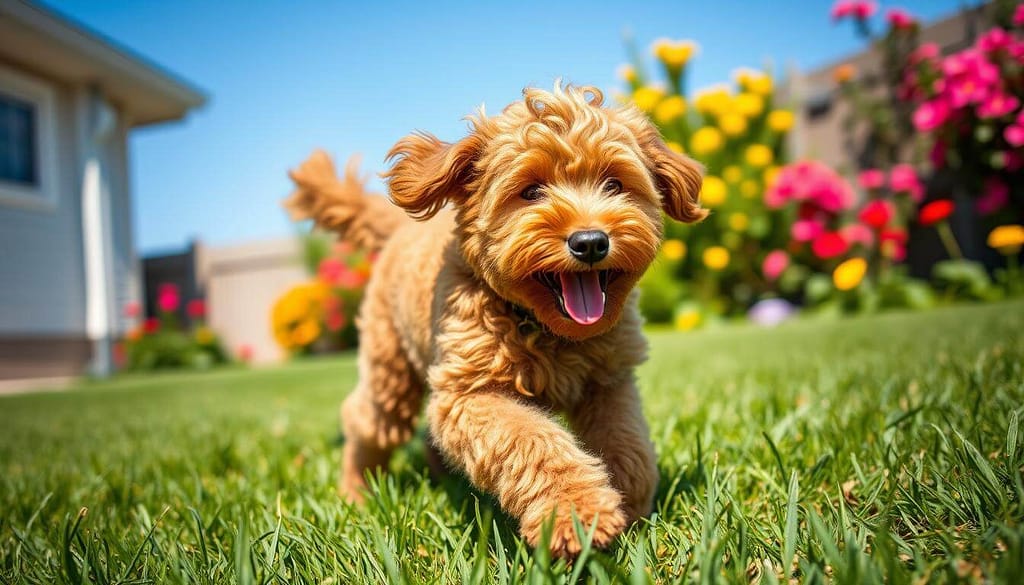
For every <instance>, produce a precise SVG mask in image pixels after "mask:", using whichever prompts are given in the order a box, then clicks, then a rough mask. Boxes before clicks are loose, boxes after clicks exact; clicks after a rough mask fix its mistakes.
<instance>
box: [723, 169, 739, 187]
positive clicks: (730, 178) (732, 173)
mask: <svg viewBox="0 0 1024 585" xmlns="http://www.w3.org/2000/svg"><path fill="white" fill-rule="evenodd" d="M722 177H723V178H724V179H725V181H726V182H727V183H739V182H740V179H742V178H743V169H741V168H740V167H738V166H736V165H729V166H727V167H725V168H724V169H722Z"/></svg>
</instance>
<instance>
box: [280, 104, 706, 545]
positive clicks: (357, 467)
mask: <svg viewBox="0 0 1024 585" xmlns="http://www.w3.org/2000/svg"><path fill="white" fill-rule="evenodd" d="M389 158H390V159H391V160H393V161H394V164H393V165H392V167H391V168H390V170H388V171H387V172H386V173H385V174H384V177H385V179H386V180H387V181H388V187H389V191H390V194H391V199H392V201H393V202H394V203H395V204H396V205H397V206H398V207H400V208H402V209H404V210H405V211H406V212H407V213H408V215H409V216H411V217H413V218H415V219H418V220H421V221H419V222H413V221H407V220H404V221H398V220H396V219H395V218H394V216H393V215H390V212H386V211H384V210H382V209H380V206H379V204H378V202H377V201H372V200H373V199H376V198H372V197H371V198H367V197H363V196H362V191H361V185H358V187H359V188H352V186H353V183H352V181H351V180H349V178H348V177H346V181H345V182H344V183H342V182H340V181H338V179H337V178H336V177H335V176H334V172H333V168H332V167H331V165H330V162H329V160H327V159H326V156H325V155H323V154H322V153H316V154H314V155H313V158H312V159H310V161H309V162H307V163H306V164H304V165H303V166H302V167H300V168H299V169H298V170H297V171H295V172H293V173H292V177H293V179H294V180H295V182H296V183H297V185H298V190H297V191H296V194H295V195H293V196H292V197H291V198H290V199H289V201H288V205H289V207H290V208H291V210H292V212H293V213H294V214H295V215H296V216H298V217H312V218H314V219H315V220H317V221H318V222H319V223H320V224H321V225H323V226H325V227H328V228H331V229H334V230H337V231H338V232H339V233H340V234H341V236H342V237H344V238H348V239H351V240H353V241H356V242H359V243H361V244H363V245H366V246H370V247H380V249H381V251H380V256H379V260H378V263H377V265H376V268H375V270H374V274H373V277H372V278H371V280H370V282H369V284H368V287H367V291H366V297H365V301H364V303H363V307H362V313H361V316H360V326H361V334H362V337H361V346H360V353H359V368H360V380H359V384H358V386H357V387H356V389H355V390H354V391H353V392H352V394H350V395H349V397H348V398H347V399H346V400H345V401H344V404H343V405H342V424H343V428H344V432H345V436H346V444H345V448H344V457H343V467H342V471H341V479H340V482H339V489H340V491H341V493H342V494H343V495H344V496H346V497H348V498H351V499H352V500H356V501H360V500H361V499H362V497H363V495H362V490H363V488H364V487H365V483H364V474H365V472H366V471H367V470H368V469H372V468H375V467H382V466H386V464H387V461H388V458H389V456H390V454H391V451H392V450H393V449H394V448H395V447H396V446H398V445H400V444H402V443H403V442H405V441H406V440H408V439H409V438H410V436H411V435H412V433H413V430H414V425H415V422H416V418H417V416H418V415H419V413H420V411H421V407H422V403H423V401H424V398H425V397H426V396H427V394H426V393H425V390H426V389H429V390H430V392H429V398H427V402H428V404H427V406H426V416H427V421H428V423H429V430H430V434H431V436H432V439H433V441H434V443H435V445H436V446H437V448H438V449H439V450H440V451H441V453H442V454H443V456H444V457H445V459H446V460H447V461H448V462H449V463H450V464H451V465H452V466H453V467H455V468H458V469H460V470H462V471H463V472H465V473H466V475H467V476H468V477H469V479H470V480H471V481H472V482H473V483H474V484H475V485H476V486H478V487H479V488H481V489H483V490H486V491H488V492H490V493H493V494H494V495H496V496H497V498H498V500H499V501H500V503H501V505H502V506H503V508H504V509H505V510H506V511H508V513H510V514H512V515H514V516H515V517H516V518H518V519H519V522H520V530H521V532H522V534H523V536H524V537H525V538H526V539H527V541H528V542H530V543H531V544H536V543H537V542H538V541H539V539H540V536H541V530H542V525H543V524H544V522H545V521H546V520H548V519H549V518H553V521H554V533H553V537H552V540H551V544H550V546H551V550H552V552H553V553H555V554H558V555H573V554H575V553H577V552H578V551H579V549H580V543H579V542H578V540H577V538H576V535H575V532H574V530H573V524H572V516H571V515H572V513H574V512H575V514H577V515H578V517H579V518H580V519H581V520H582V522H583V523H584V525H589V524H590V523H591V522H593V521H596V522H597V528H596V533H595V537H594V542H595V543H596V544H597V545H598V546H605V545H607V544H609V543H610V542H611V541H612V540H613V539H614V538H615V537H616V536H617V535H618V534H619V533H620V532H621V531H622V530H623V529H624V528H625V527H626V526H628V525H629V524H630V523H631V522H633V521H634V520H636V519H637V518H640V517H642V516H644V515H646V514H648V513H649V512H650V509H651V505H652V498H653V494H654V490H655V487H656V484H657V481H658V472H657V467H656V465H655V454H654V448H653V445H652V444H651V441H650V439H649V437H648V428H647V424H646V422H645V421H644V418H643V415H642V413H641V408H640V399H639V396H638V394H637V389H636V385H635V379H634V374H633V369H634V368H635V367H636V366H637V365H638V364H640V363H641V362H643V361H644V359H645V356H646V342H645V340H644V338H643V336H642V334H641V319H640V316H639V313H638V311H637V292H636V291H635V290H634V287H635V285H636V282H637V280H638V279H639V278H640V276H641V275H642V274H643V272H644V270H646V268H647V267H648V265H650V263H651V262H652V261H653V260H654V257H655V254H656V253H657V249H658V246H659V245H660V241H661V237H662V211H664V212H665V213H667V214H668V215H669V216H671V217H673V218H675V219H677V220H680V221H686V222H692V221H697V220H699V219H702V218H703V217H704V215H705V214H706V212H705V211H704V210H702V209H701V208H700V206H699V204H698V201H697V197H698V192H699V191H700V184H701V168H700V167H699V165H697V164H696V163H694V162H693V161H692V160H690V159H689V158H687V157H685V156H683V155H680V154H676V153H674V152H672V151H671V150H669V149H668V148H667V147H666V146H665V144H664V142H663V141H662V140H661V138H660V136H659V134H658V132H657V130H656V129H655V128H654V127H653V126H652V125H651V124H650V123H649V122H648V121H647V119H646V118H645V117H644V116H643V114H642V113H640V112H639V111H637V110H636V109H635V108H633V107H631V106H623V107H619V108H609V107H603V106H602V95H601V93H600V92H599V91H598V90H597V89H594V88H590V87H582V88H576V87H571V86H570V87H561V86H560V85H559V84H556V86H555V88H554V90H553V91H550V92H549V91H543V90H540V89H532V88H531V89H526V90H525V91H524V99H523V100H522V101H519V102H516V103H514V104H512V105H511V106H509V107H508V108H506V109H505V110H504V111H503V112H502V113H501V114H500V115H497V116H493V117H488V116H487V115H486V114H484V112H483V111H482V110H481V112H480V113H479V114H478V115H476V116H475V117H473V118H471V131H470V132H469V134H468V136H466V137H465V138H464V139H462V140H460V141H458V142H456V143H453V144H448V143H445V142H442V141H440V140H438V139H436V138H434V137H432V136H430V135H427V134H412V135H410V136H408V137H406V138H404V139H402V140H400V141H399V142H398V143H397V144H396V145H395V147H394V148H393V149H392V151H391V153H390V155H389ZM349 176H352V173H349ZM527 193H528V194H529V197H527V196H526V194H527ZM371 201H372V203H371ZM427 220H429V221H427ZM377 222H379V223H377ZM582 230H597V231H601V232H604V233H605V234H606V235H607V241H608V243H609V246H608V248H607V250H606V255H605V256H603V257H602V258H600V259H598V260H594V259H593V258H589V259H588V260H586V261H581V259H579V257H578V255H576V254H574V253H573V252H572V251H571V250H570V249H569V246H568V245H567V239H568V238H569V236H570V235H572V234H573V233H575V232H579V231H582ZM599 281H600V286H601V291H600V292H601V293H602V294H601V295H600V296H599V295H598V294H597V292H596V290H597V289H596V288H594V287H595V286H597V284H596V283H598V282H599ZM577 282H578V284H577ZM559 283H561V284H559ZM586 283H590V284H586ZM577 286H578V290H577V288H576V287H577ZM588 286H589V288H587V287H588ZM566 287H568V290H567V288H566ZM572 295H576V296H572ZM570 297H571V298H570ZM598 298H600V299H603V301H604V303H603V307H601V308H600V309H599V310H598V309H594V308H593V307H591V308H590V309H588V310H589V311H591V312H592V313H594V315H596V317H594V316H589V317H586V318H583V317H579V316H578V315H576V314H577V313H579V312H580V307H582V306H584V304H589V305H591V306H592V305H594V304H595V303H596V302H597V301H596V299H598ZM580 299H582V300H580ZM574 310H575V311H574ZM570 315H576V316H572V317H571V316H570ZM588 315H589V313H588ZM590 321H593V322H590ZM556 412H562V413H564V414H565V415H566V420H567V421H568V426H569V427H570V429H571V430H570V429H567V428H565V426H563V424H561V423H560V422H559V420H558V419H557V418H556V417H555V414H554V413H556Z"/></svg>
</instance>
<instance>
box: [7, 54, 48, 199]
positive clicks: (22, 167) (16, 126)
mask: <svg viewBox="0 0 1024 585" xmlns="http://www.w3.org/2000/svg"><path fill="white" fill-rule="evenodd" d="M54 109H55V97H54V90H53V88H52V87H50V86H49V85H47V84H46V83H44V82H42V81H40V80H37V79H34V78H32V77H29V76H27V75H25V74H23V73H21V72H19V71H16V70H13V69H9V68H7V67H2V66H0V205H7V206H14V207H22V208H29V209H44V210H45V209H53V208H54V207H55V205H56V201H57V197H56V191H55V190H56V176H55V174H56V165H57V161H56V147H57V145H56V134H55V123H56V119H55V118H56V116H55V113H54Z"/></svg>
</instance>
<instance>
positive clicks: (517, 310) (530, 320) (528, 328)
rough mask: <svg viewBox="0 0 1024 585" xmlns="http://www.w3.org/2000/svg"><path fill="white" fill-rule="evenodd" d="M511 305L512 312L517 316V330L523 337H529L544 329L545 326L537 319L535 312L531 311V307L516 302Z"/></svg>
mask: <svg viewBox="0 0 1024 585" xmlns="http://www.w3.org/2000/svg"><path fill="white" fill-rule="evenodd" d="M509 306H510V307H512V314H513V315H514V316H515V318H516V331H518V332H519V334H520V335H522V336H523V337H527V336H529V335H532V334H534V333H537V332H538V331H542V330H543V329H544V326H543V325H541V324H540V322H539V321H537V318H536V317H534V315H533V313H531V312H530V310H529V309H527V308H525V307H520V306H519V305H517V304H515V303H509Z"/></svg>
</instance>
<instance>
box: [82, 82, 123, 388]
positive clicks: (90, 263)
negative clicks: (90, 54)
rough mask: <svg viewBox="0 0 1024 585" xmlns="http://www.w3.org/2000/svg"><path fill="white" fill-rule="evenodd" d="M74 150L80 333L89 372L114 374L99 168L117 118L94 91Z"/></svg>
mask: <svg viewBox="0 0 1024 585" xmlns="http://www.w3.org/2000/svg"><path fill="white" fill-rule="evenodd" d="M77 114H78V115H77V122H78V128H79V152H81V153H82V249H83V252H84V260H85V329H86V335H87V336H88V338H89V342H90V343H91V344H92V360H91V362H90V364H89V373H90V374H91V375H93V376H99V377H105V376H109V375H110V374H111V373H112V372H113V356H112V346H111V344H112V335H111V334H112V330H113V327H112V325H113V322H112V314H111V312H112V309H113V301H112V295H113V283H112V278H111V275H112V268H113V267H112V265H111V258H110V245H109V240H110V229H111V225H110V192H109V186H108V185H107V181H108V177H107V176H106V174H107V173H108V172H109V169H108V168H107V165H106V164H104V155H105V151H106V146H107V143H108V141H109V139H110V136H111V134H112V131H113V129H114V127H115V126H116V121H117V115H116V113H115V112H114V110H113V109H112V108H111V107H110V106H109V105H108V104H107V103H106V100H104V99H103V96H102V94H101V93H100V92H99V90H98V89H96V88H88V89H86V90H84V91H82V92H80V93H79V95H78V107H77Z"/></svg>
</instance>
